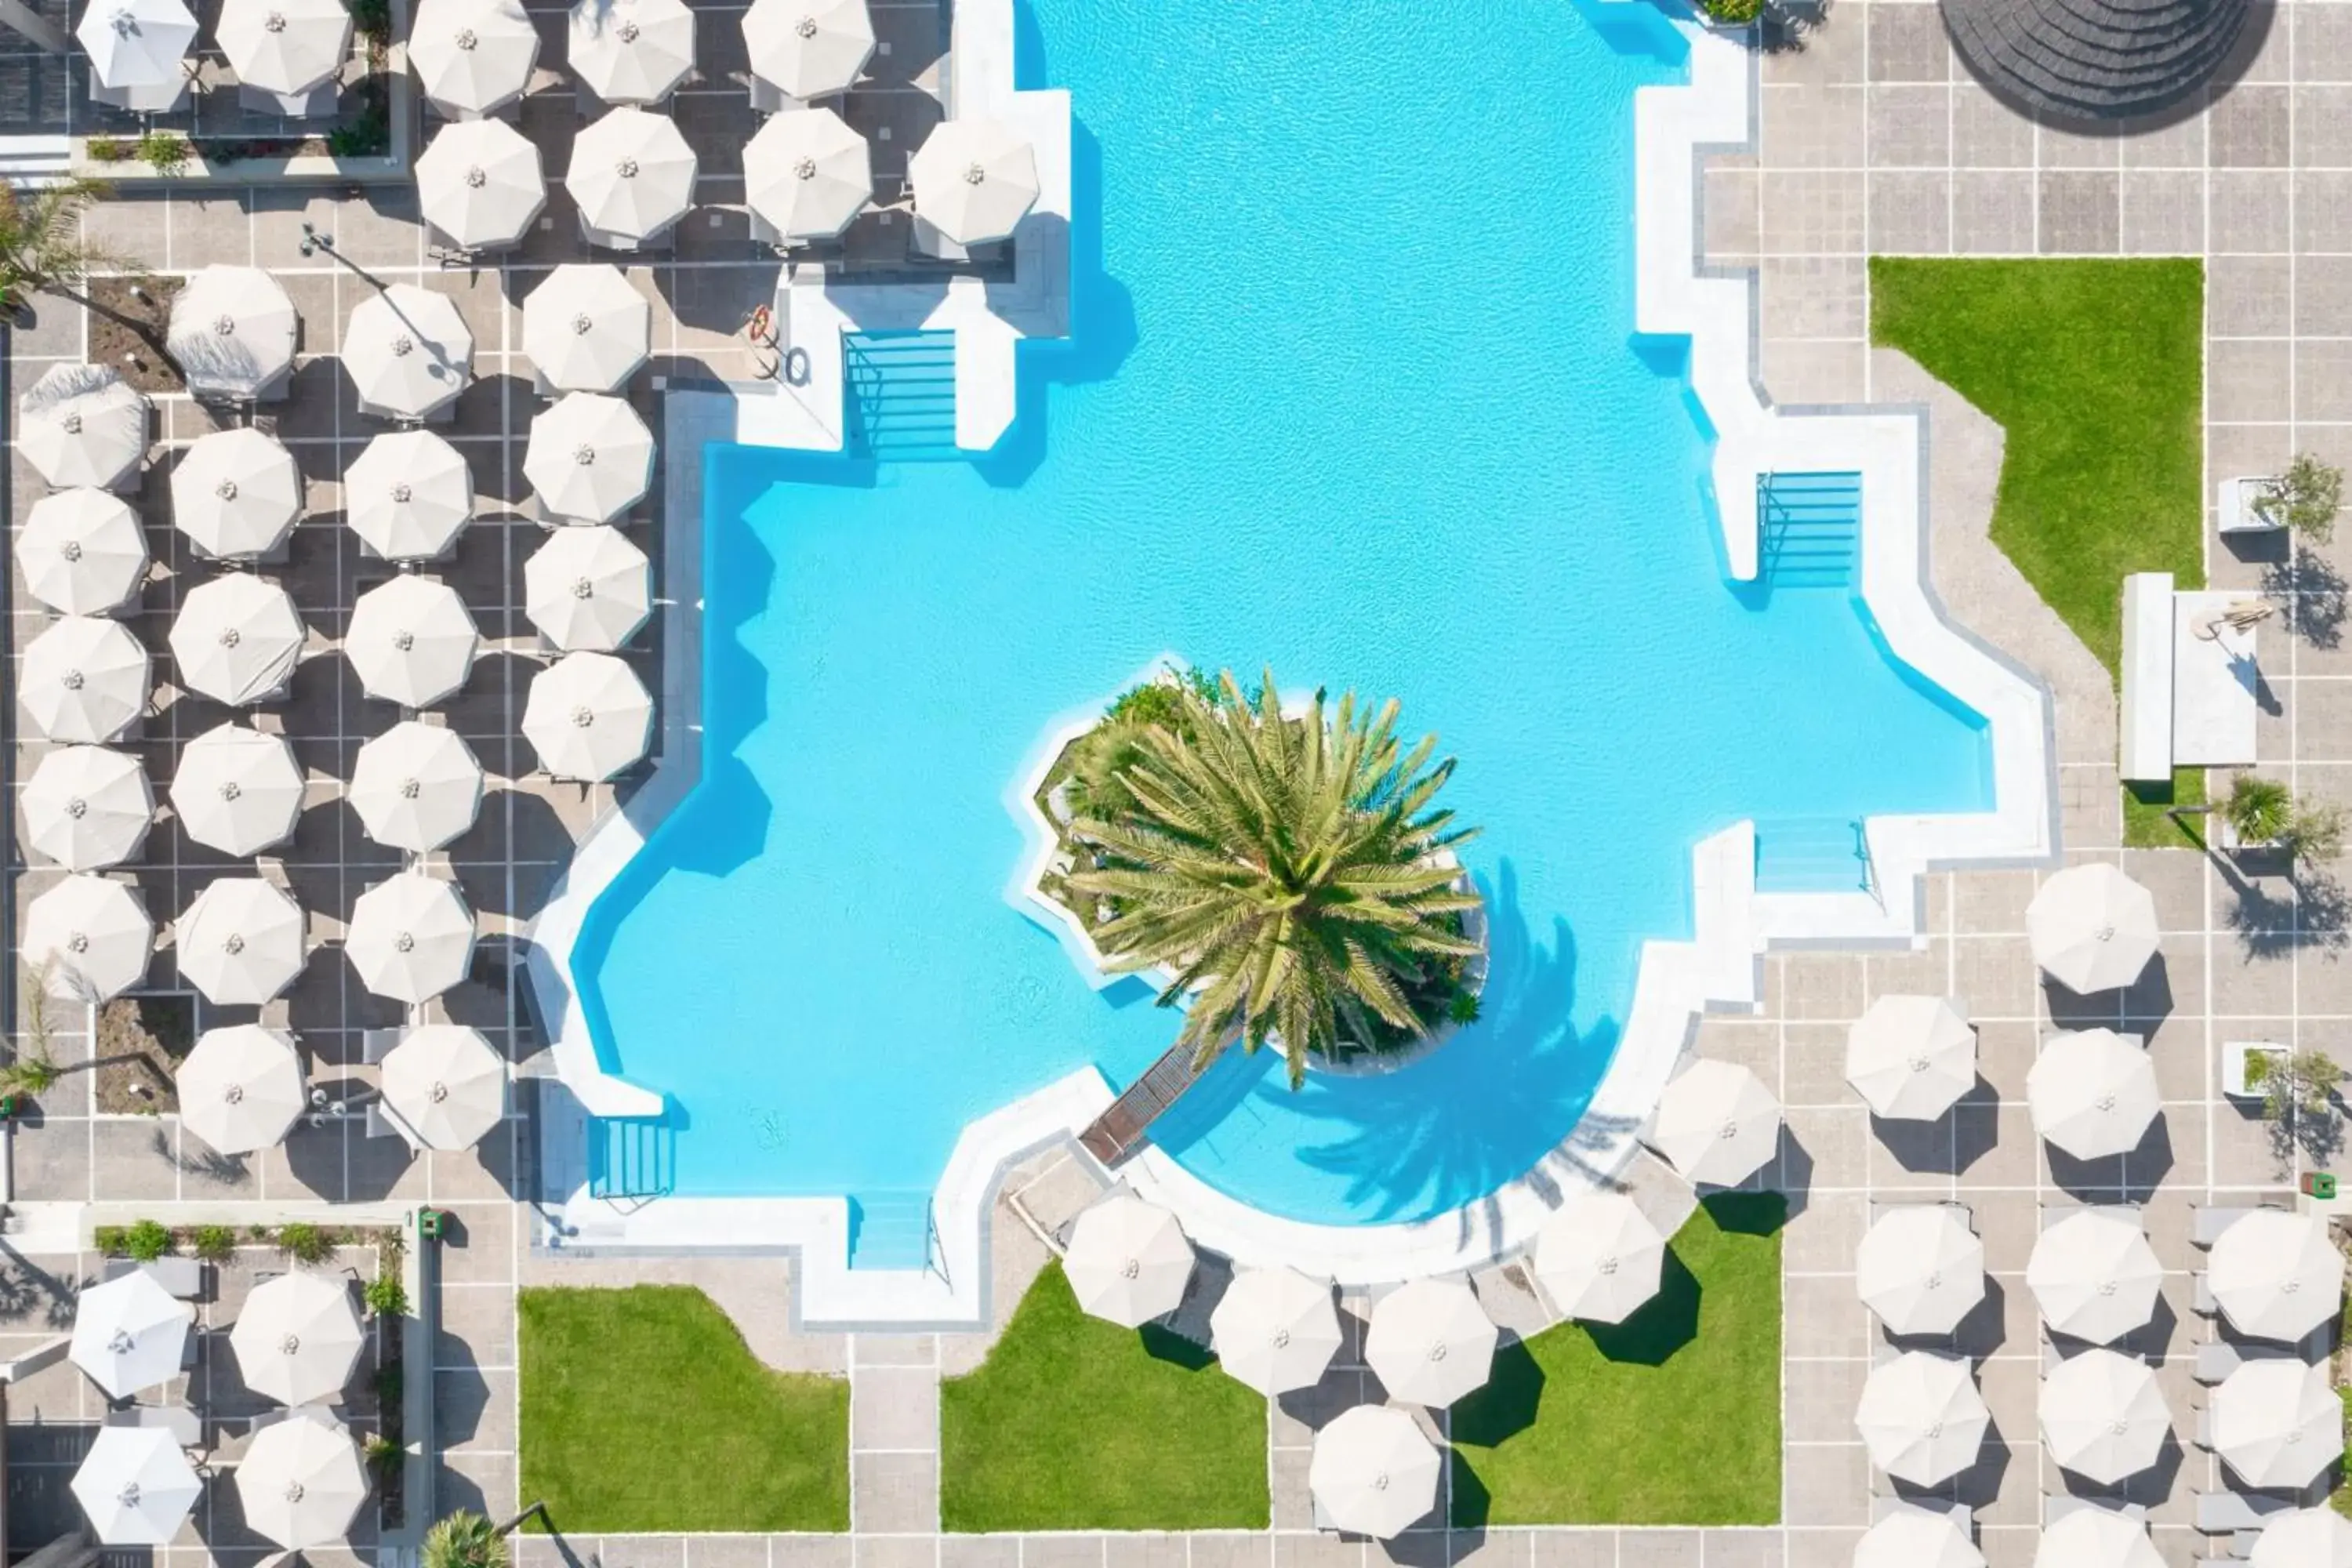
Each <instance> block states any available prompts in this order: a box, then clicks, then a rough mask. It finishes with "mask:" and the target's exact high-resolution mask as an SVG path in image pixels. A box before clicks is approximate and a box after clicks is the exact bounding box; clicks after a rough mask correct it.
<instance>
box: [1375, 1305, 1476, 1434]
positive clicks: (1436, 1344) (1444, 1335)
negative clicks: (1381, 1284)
mask: <svg viewBox="0 0 2352 1568" xmlns="http://www.w3.org/2000/svg"><path fill="white" fill-rule="evenodd" d="M1501 1337H1502V1336H1501V1335H1500V1333H1499V1332H1498V1331H1496V1328H1495V1325H1494V1323H1493V1322H1492V1321H1490V1320H1489V1319H1488V1318H1487V1316H1486V1309H1485V1308H1484V1307H1481V1306H1480V1305H1479V1304H1478V1297H1477V1295H1476V1293H1475V1291H1473V1290H1472V1289H1470V1287H1469V1286H1467V1285H1465V1284H1464V1283H1463V1282H1462V1281H1461V1280H1459V1279H1415V1280H1413V1281H1412V1283H1411V1284H1408V1285H1400V1286H1399V1287H1397V1288H1396V1289H1393V1290H1391V1291H1390V1292H1389V1293H1388V1294H1387V1295H1385V1296H1383V1297H1381V1299H1380V1300H1379V1301H1378V1302H1377V1303H1376V1304H1375V1305H1374V1306H1373V1308H1372V1325H1371V1330H1370V1332H1369V1333H1367V1334H1366V1335H1365V1336H1364V1360H1365V1362H1366V1363H1367V1364H1369V1365H1370V1367H1371V1369H1372V1372H1373V1374H1374V1375H1375V1376H1377V1377H1379V1379H1380V1380H1381V1386H1382V1387H1384V1388H1386V1389H1387V1390H1388V1391H1389V1397H1390V1398H1391V1399H1403V1400H1409V1401H1411V1402H1412V1404H1415V1405H1427V1406H1428V1407H1429V1408H1430V1409H1432V1410H1442V1409H1444V1407H1445V1406H1447V1405H1451V1404H1453V1403H1454V1401H1455V1400H1457V1399H1459V1398H1461V1397H1462V1396H1463V1395H1464V1394H1468V1393H1470V1392H1471V1391H1472V1390H1474V1389H1478V1388H1483V1387H1485V1386H1486V1378H1487V1375H1488V1373H1491V1372H1492V1371H1493V1369H1494V1364H1495V1343H1496V1341H1497V1340H1498V1339H1500V1338H1501Z"/></svg>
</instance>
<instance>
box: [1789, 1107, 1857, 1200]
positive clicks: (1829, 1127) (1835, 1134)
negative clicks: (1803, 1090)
mask: <svg viewBox="0 0 2352 1568" xmlns="http://www.w3.org/2000/svg"><path fill="white" fill-rule="evenodd" d="M1788 1127H1789V1139H1790V1142H1793V1143H1794V1144H1796V1146H1797V1147H1798V1149H1800V1150H1801V1151H1802V1154H1803V1156H1804V1157H1805V1158H1808V1159H1810V1160H1811V1163H1812V1169H1811V1177H1810V1180H1809V1183H1808V1184H1809V1185H1811V1186H1812V1187H1816V1188H1826V1189H1830V1190H1835V1189H1838V1188H1842V1187H1859V1186H1861V1185H1862V1184H1863V1180H1864V1174H1865V1173H1866V1172H1867V1170H1868V1163H1869V1156H1868V1154H1867V1153H1866V1152H1865V1151H1864V1144H1865V1142H1866V1141H1867V1140H1868V1138H1869V1136H1870V1118H1869V1113H1868V1112H1867V1111H1866V1110H1864V1108H1863V1107H1862V1106H1861V1105H1860V1104H1858V1103H1857V1104H1854V1105H1852V1106H1840V1107H1835V1108H1828V1109H1825V1108H1820V1107H1814V1108H1808V1109H1799V1110H1790V1111H1789V1112H1788ZM1802 1168H1803V1167H1802V1166H1801V1165H1800V1166H1799V1167H1798V1169H1799V1170H1800V1171H1801V1170H1802Z"/></svg>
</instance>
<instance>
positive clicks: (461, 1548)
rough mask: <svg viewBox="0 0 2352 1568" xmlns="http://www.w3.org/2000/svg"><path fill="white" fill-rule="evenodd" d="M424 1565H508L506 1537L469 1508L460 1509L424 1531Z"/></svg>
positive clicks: (503, 1567)
mask: <svg viewBox="0 0 2352 1568" xmlns="http://www.w3.org/2000/svg"><path fill="white" fill-rule="evenodd" d="M424 1563H425V1568H507V1541H506V1537H505V1536H504V1535H502V1534H500V1533H499V1528H498V1526H496V1525H494V1524H492V1523H491V1522H490V1521H488V1520H487V1519H485V1518H483V1517H482V1516H481V1515H480V1514H478V1513H476V1512H474V1511H473V1510H471V1509H463V1508H461V1509H459V1510H457V1512H455V1513H453V1514H451V1515H450V1516H449V1517H448V1518H446V1519H445V1520H443V1521H441V1522H440V1523H438V1524H436V1525H435V1526H434V1527H433V1528H432V1529H430V1530H428V1531H425V1554H424Z"/></svg>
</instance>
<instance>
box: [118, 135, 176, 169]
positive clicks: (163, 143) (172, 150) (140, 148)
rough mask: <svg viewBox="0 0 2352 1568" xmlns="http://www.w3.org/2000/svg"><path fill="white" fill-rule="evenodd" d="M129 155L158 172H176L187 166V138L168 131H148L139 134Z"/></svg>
mask: <svg viewBox="0 0 2352 1568" xmlns="http://www.w3.org/2000/svg"><path fill="white" fill-rule="evenodd" d="M131 155H132V156H133V157H135V158H137V159H138V160H139V161H140V162H141V163H144V164H146V165H147V166H148V167H149V168H150V169H152V170H153V171H154V172H155V173H156V174H163V175H167V176H168V175H172V174H178V173H180V171H182V170H183V169H185V168H186V167H187V166H188V139H187V138H186V137H184V136H174V135H173V134H172V133H171V132H168V131H149V132H144V133H142V135H141V136H140V138H139V142H138V144H137V145H136V146H135V147H133V148H132V149H131Z"/></svg>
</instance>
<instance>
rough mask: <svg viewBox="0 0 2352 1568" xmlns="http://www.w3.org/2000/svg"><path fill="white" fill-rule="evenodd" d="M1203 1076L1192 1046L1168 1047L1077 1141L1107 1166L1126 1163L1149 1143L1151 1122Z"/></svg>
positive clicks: (1157, 1118)
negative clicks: (1195, 1063) (1196, 1063)
mask: <svg viewBox="0 0 2352 1568" xmlns="http://www.w3.org/2000/svg"><path fill="white" fill-rule="evenodd" d="M1200 1076H1201V1075H1200V1069H1199V1068H1197V1067H1196V1066H1194V1053H1193V1050H1192V1047H1190V1046H1185V1045H1176V1046H1171V1047H1168V1050H1167V1052H1166V1054H1164V1055H1163V1056H1161V1057H1160V1059H1159V1060H1158V1061H1156V1062H1153V1063H1152V1064H1151V1065H1150V1067H1149V1068H1145V1069H1144V1071H1143V1074H1142V1076H1141V1077H1139V1078H1138V1079H1136V1080H1135V1081H1134V1082H1133V1083H1131V1084H1129V1085H1128V1086H1127V1092H1126V1093H1124V1094H1122V1095H1120V1096H1119V1097H1118V1099H1117V1100H1112V1101H1111V1102H1110V1104H1109V1105H1108V1107H1107V1108H1105V1110H1103V1113H1102V1114H1101V1115H1100V1116H1097V1117H1096V1118H1095V1119H1094V1121H1093V1122H1092V1123H1091V1124H1090V1125H1088V1127H1087V1130H1086V1131H1084V1132H1081V1133H1079V1134H1078V1142H1080V1143H1081V1144H1083V1145H1085V1147H1086V1151H1087V1153H1089V1154H1092V1155H1093V1156H1094V1157H1095V1158H1096V1159H1097V1160H1100V1161H1101V1162H1102V1163H1103V1164H1104V1165H1105V1166H1107V1167H1115V1166H1118V1165H1119V1164H1122V1163H1125V1162H1126V1161H1128V1160H1129V1158H1131V1157H1132V1156H1133V1155H1134V1153H1135V1152H1136V1151H1137V1150H1138V1149H1139V1148H1141V1147H1142V1146H1143V1145H1144V1144H1145V1143H1146V1142H1150V1134H1151V1124H1152V1123H1153V1122H1154V1121H1158V1120H1159V1119H1160V1112H1161V1111H1163V1110H1167V1109H1168V1108H1169V1107H1170V1106H1171V1105H1173V1104H1175V1103H1176V1101H1177V1099H1178V1098H1179V1097H1180V1096H1181V1095H1182V1094H1183V1092H1184V1091H1185V1090H1186V1089H1190V1088H1192V1085H1193V1084H1194V1082H1196V1081H1197V1080H1198V1079H1199V1078H1200Z"/></svg>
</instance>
